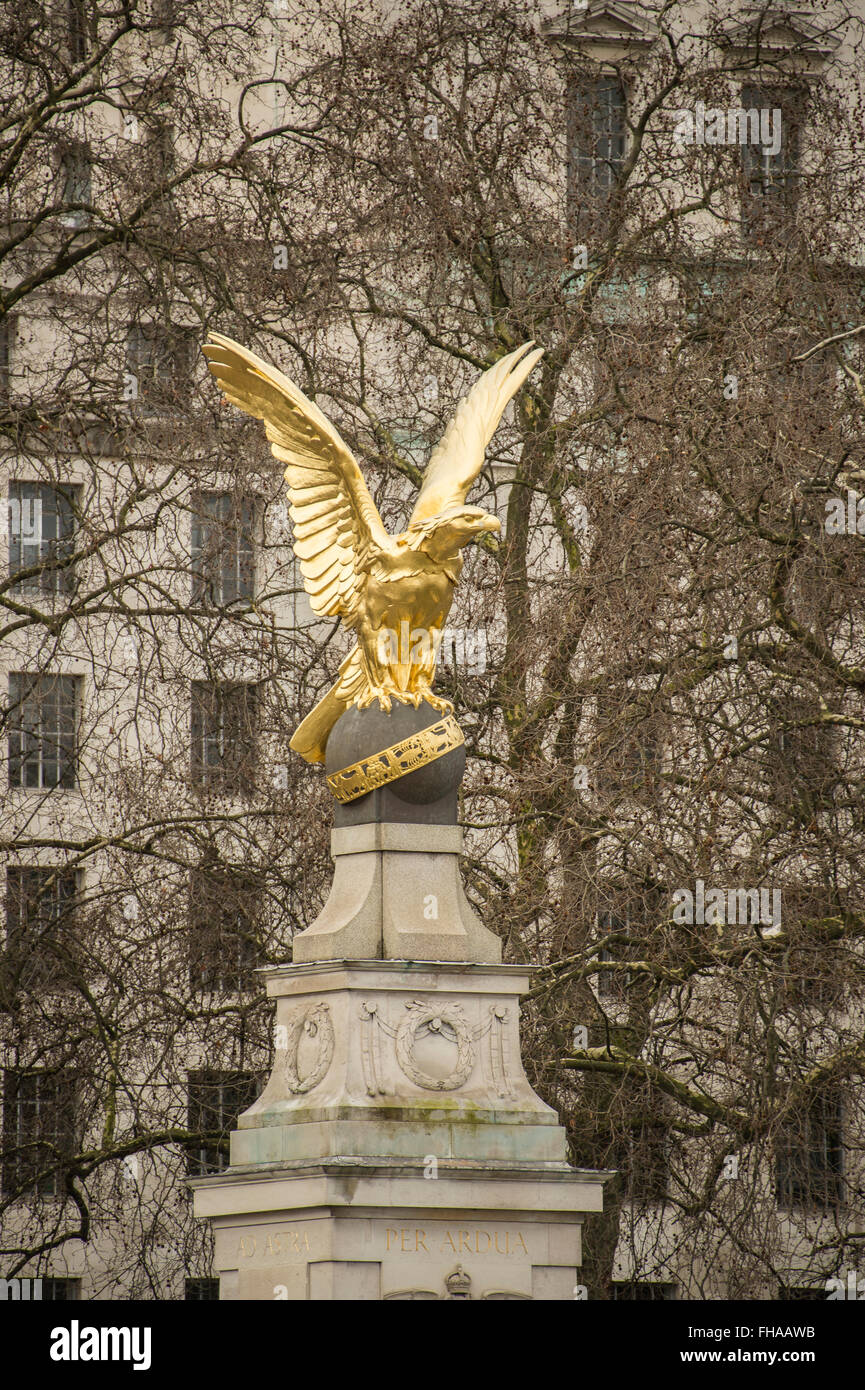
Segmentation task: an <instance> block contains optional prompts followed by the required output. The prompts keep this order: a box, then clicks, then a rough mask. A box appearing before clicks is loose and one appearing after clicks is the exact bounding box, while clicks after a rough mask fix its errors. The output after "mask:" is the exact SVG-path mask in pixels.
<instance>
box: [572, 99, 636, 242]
mask: <svg viewBox="0 0 865 1390" xmlns="http://www.w3.org/2000/svg"><path fill="white" fill-rule="evenodd" d="M626 148H627V101H626V97H625V89H624V87H623V85H622V83H621V81H620V80H619V78H618V77H615V76H610V77H586V78H580V79H578V80H577V81H575V82H574V83H573V84H572V85H571V88H570V91H569V95H568V153H569V158H568V163H569V169H568V196H569V202H570V205H571V213H572V224H573V226H574V228H575V231H576V235H577V236H578V237H579V236H582V235H588V234H589V233H590V232H591V231H592V230H593V229H594V228H595V227H596V225H597V221H598V218H599V216H600V215H602V214H603V212H604V210H605V208H606V206H607V204H608V202H609V199H610V195H611V193H612V191H613V189H614V188H615V186H616V183H617V181H618V177H619V173H620V171H621V168H622V165H623V163H624V159H625V151H626Z"/></svg>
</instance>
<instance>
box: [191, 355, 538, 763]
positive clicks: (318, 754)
mask: <svg viewBox="0 0 865 1390" xmlns="http://www.w3.org/2000/svg"><path fill="white" fill-rule="evenodd" d="M533 347H534V344H533V343H524V344H523V345H522V347H519V348H517V350H516V351H515V352H511V353H509V354H508V355H507V356H506V357H502V358H501V359H500V360H499V361H498V362H496V363H495V365H494V366H492V367H490V368H489V370H488V371H485V372H484V374H483V376H481V378H480V379H479V381H477V382H476V383H475V385H474V386H473V388H472V390H471V391H470V392H469V393H468V395H467V396H466V397H465V398H464V399H463V400H462V401H461V402H460V404H459V406H458V407H457V410H456V413H455V415H454V417H453V419H452V420H451V422H450V424H449V425H448V428H447V429H446V431H445V433H444V435H443V436H442V438H441V440H440V442H439V444H438V445H437V447H436V448H435V449H434V450H433V453H432V455H431V456H430V460H429V463H428V464H427V468H426V472H425V474H424V479H423V485H422V487H421V490H420V493H419V494H418V498H417V501H416V503H415V508H414V511H413V512H412V514H411V519H410V521H409V524H408V527H407V529H406V530H405V531H402V532H401V533H400V534H399V535H398V536H389V535H388V533H387V531H386V530H385V529H384V525H383V523H382V519H381V517H380V516H379V514H378V510H377V508H376V505H375V503H374V502H373V500H372V497H371V496H370V493H369V489H368V488H367V485H366V483H365V482H364V478H363V474H362V473H361V471H360V468H359V467H358V463H357V460H356V459H355V457H354V455H353V454H352V452H351V450H350V449H349V448H348V446H347V445H346V444H345V442H344V440H342V439H341V438H340V435H339V433H338V431H337V430H336V429H335V428H334V426H333V425H332V424H331V422H330V421H329V420H328V419H327V418H326V416H324V415H323V414H322V412H321V411H320V410H319V408H318V406H317V405H315V404H314V402H313V401H311V400H308V399H307V397H306V396H305V395H304V394H303V392H302V391H300V390H299V389H298V387H297V386H295V384H294V382H293V381H289V379H288V377H287V376H283V374H282V372H280V371H278V370H277V369H276V368H275V367H270V366H268V364H267V363H266V362H264V361H262V359H261V358H260V357H257V356H256V355H255V353H254V352H249V351H248V349H246V348H244V347H241V346H240V344H239V343H235V342H233V341H232V339H231V338H224V337H223V336H222V334H219V333H212V334H211V335H210V341H209V342H208V343H207V344H206V345H205V347H204V353H205V356H206V357H207V360H208V365H209V367H210V370H211V372H212V373H213V375H214V376H215V377H216V380H217V382H218V384H219V387H220V389H221V390H222V391H223V393H224V395H225V398H226V400H228V401H229V402H230V403H231V404H232V405H236V406H238V407H239V408H240V409H241V410H245V411H246V413H247V415H253V416H254V417H255V418H256V419H257V420H263V421H264V427H265V431H266V433H267V437H268V439H269V440H270V444H271V448H272V450H273V453H274V456H275V457H276V458H277V459H279V461H280V463H284V464H285V465H286V468H285V480H286V482H287V483H288V496H289V501H290V504H291V505H290V508H289V511H290V515H291V519H292V522H293V524H294V552H295V554H296V556H297V558H298V560H299V562H300V570H301V573H302V575H303V582H304V585H305V587H306V591H307V593H308V594H309V599H310V603H311V604H312V608H313V610H314V612H316V613H318V614H320V616H321V617H323V618H336V617H338V618H341V619H342V621H343V622H344V623H345V625H346V627H349V628H351V629H352V631H353V632H355V633H356V634H357V643H356V645H355V646H354V647H353V648H352V651H351V652H350V653H349V655H348V656H347V657H346V659H345V661H343V663H342V665H341V666H340V668H339V678H338V680H337V681H336V683H335V684H334V685H333V686H332V687H331V689H330V690H329V691H328V693H327V694H326V695H325V696H324V698H323V699H322V700H320V701H319V702H318V704H317V705H316V706H315V708H314V709H313V710H312V711H311V712H310V713H309V714H308V715H307V717H306V718H305V719H304V721H303V723H302V724H301V725H300V727H299V728H298V729H297V731H296V732H295V735H294V737H293V738H292V740H291V747H292V748H293V749H294V750H295V752H297V753H300V754H301V756H302V757H304V758H306V760H307V762H311V763H320V762H324V754H325V747H326V745H327V740H328V736H329V734H330V731H331V729H332V728H333V726H334V724H335V723H336V721H337V719H339V717H340V715H342V714H343V713H344V712H345V710H346V709H348V707H349V706H350V705H352V704H354V705H357V706H358V707H359V708H361V709H363V708H365V707H366V706H367V705H370V704H372V702H373V700H378V701H379V703H380V705H381V706H382V708H383V709H390V708H391V701H392V700H400V701H402V702H404V703H408V702H411V703H412V704H414V705H415V706H417V705H419V704H420V702H421V700H426V701H428V703H429V704H431V705H432V706H433V707H434V708H435V709H438V710H441V711H449V710H450V709H451V708H452V706H451V705H450V703H449V702H448V701H446V700H442V699H440V698H439V697H437V696H436V695H434V694H433V693H432V689H431V686H432V682H433V679H434V676H435V665H436V657H437V654H438V646H439V643H440V641H441V634H442V630H443V628H444V625H445V620H446V619H447V615H448V613H449V612H450V607H451V603H452V602H453V595H454V588H455V586H456V583H457V580H458V579H459V576H460V571H461V569H462V557H461V556H460V550H461V549H462V547H463V546H464V545H467V544H468V542H469V541H471V540H473V539H474V538H475V537H476V536H478V535H479V534H480V533H481V532H483V531H498V530H499V529H500V523H499V520H498V518H497V517H494V516H490V515H489V513H487V512H485V511H483V509H482V508H480V507H467V506H466V505H465V499H466V495H467V493H468V490H469V488H470V487H471V485H472V483H473V482H474V480H475V478H477V476H478V474H479V473H480V471H481V468H482V467H483V462H484V451H485V449H486V447H487V445H488V444H489V442H490V440H491V439H492V437H493V434H494V433H495V430H496V428H497V426H498V423H499V420H500V419H501V416H502V412H503V411H504V409H505V406H506V405H507V403H508V401H509V400H510V399H511V397H512V396H513V395H514V394H515V393H516V392H517V391H518V390H519V388H520V387H521V386H522V384H523V382H524V381H525V380H526V377H527V376H528V375H529V372H530V371H531V370H532V368H533V367H534V366H535V363H536V362H538V361H539V359H540V358H541V357H542V356H543V349H541V348H535V350H534V351H530V349H532V348H533ZM417 633H420V634H425V635H426V639H427V640H420V641H417V640H415V634H417ZM406 637H408V639H409V640H408V643H407V642H406V640H404V639H405V638H406Z"/></svg>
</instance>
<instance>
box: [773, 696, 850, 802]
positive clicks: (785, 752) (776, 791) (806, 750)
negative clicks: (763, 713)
mask: <svg viewBox="0 0 865 1390" xmlns="http://www.w3.org/2000/svg"><path fill="white" fill-rule="evenodd" d="M766 710H767V713H768V715H769V717H770V719H771V721H772V723H771V726H770V731H769V738H768V747H767V754H768V772H769V785H770V790H771V793H772V795H773V796H774V797H775V798H776V800H777V801H779V802H780V803H781V804H782V805H784V806H787V807H789V808H796V807H798V808H800V809H801V810H803V811H805V812H807V813H808V814H809V815H813V814H814V812H816V811H821V810H828V809H829V808H831V806H832V803H833V797H834V789H835V786H836V784H837V782H838V775H839V773H838V764H837V760H836V750H837V743H836V739H837V734H836V732H835V729H834V728H833V727H832V726H831V725H826V724H823V725H821V724H819V723H812V722H807V721H810V720H814V719H819V716H820V706H819V704H818V703H817V701H816V700H813V699H810V698H808V697H807V696H801V697H797V696H794V695H791V696H787V697H786V698H784V699H776V698H775V697H770V698H769V699H768V700H767V701H766Z"/></svg>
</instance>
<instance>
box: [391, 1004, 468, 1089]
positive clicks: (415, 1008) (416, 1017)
mask: <svg viewBox="0 0 865 1390" xmlns="http://www.w3.org/2000/svg"><path fill="white" fill-rule="evenodd" d="M406 1008H407V1009H408V1014H407V1016H406V1017H405V1018H404V1019H403V1021H402V1023H401V1024H400V1025H399V1028H398V1029H397V1032H396V1057H397V1061H398V1062H399V1064H400V1066H401V1067H402V1069H403V1071H404V1072H405V1074H406V1076H407V1077H408V1078H409V1080H410V1081H413V1082H414V1083H415V1085H416V1086H422V1087H423V1089H424V1090H425V1091H455V1090H456V1089H457V1087H458V1086H462V1084H463V1082H464V1081H465V1080H466V1079H467V1077H468V1075H469V1073H470V1072H471V1069H472V1067H473V1066H474V1061H475V1048H474V1042H473V1038H472V1030H471V1028H470V1027H469V1026H468V1024H467V1023H466V1021H465V1019H464V1018H463V1016H462V1010H461V1009H460V1006H459V1004H446V1005H444V1006H442V1005H441V1004H439V1003H438V1002H437V1001H433V1003H432V1004H431V1005H430V1004H424V1003H422V1002H421V1001H420V1000H419V999H415V1000H413V1001H412V1003H410V1004H406ZM425 1039H433V1040H436V1039H440V1040H441V1041H443V1042H445V1043H451V1044H455V1046H456V1054H457V1055H456V1065H455V1066H454V1067H453V1069H452V1071H450V1072H449V1073H448V1074H447V1075H445V1076H434V1075H433V1074H432V1072H430V1071H427V1070H425V1069H424V1067H422V1066H421V1065H420V1064H419V1063H418V1060H417V1058H416V1056H415V1050H416V1048H417V1046H418V1044H419V1043H421V1042H423V1041H424V1040H425ZM445 1050H449V1049H445Z"/></svg>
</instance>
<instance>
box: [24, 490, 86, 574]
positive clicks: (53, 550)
mask: <svg viewBox="0 0 865 1390" xmlns="http://www.w3.org/2000/svg"><path fill="white" fill-rule="evenodd" d="M76 512H77V499H76V490H75V489H74V488H57V487H50V486H48V485H47V484H45V483H18V482H12V483H10V484H9V574H10V577H11V576H14V575H16V574H19V573H21V571H27V570H33V571H34V572H33V573H32V574H28V575H26V577H24V576H22V578H21V579H20V580H19V581H18V583H17V584H16V586H15V587H16V589H19V590H22V591H25V592H26V591H41V592H43V593H57V592H60V591H68V590H69V589H70V588H71V584H72V569H71V567H69V566H66V567H64V568H58V565H62V562H63V561H64V560H66V559H67V558H68V556H69V555H70V554H71V553H72V548H73V538H74V533H75V516H76Z"/></svg>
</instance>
